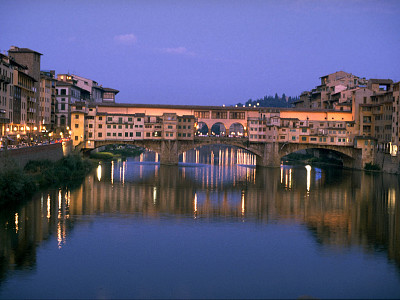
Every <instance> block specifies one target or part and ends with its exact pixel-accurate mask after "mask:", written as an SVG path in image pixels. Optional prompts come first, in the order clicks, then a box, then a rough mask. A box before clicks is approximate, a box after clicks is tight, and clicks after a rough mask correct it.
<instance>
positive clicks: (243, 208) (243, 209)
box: [241, 191, 245, 217]
mask: <svg viewBox="0 0 400 300" xmlns="http://www.w3.org/2000/svg"><path fill="white" fill-rule="evenodd" d="M241 200H242V217H243V216H244V212H245V207H244V191H242V197H241Z"/></svg>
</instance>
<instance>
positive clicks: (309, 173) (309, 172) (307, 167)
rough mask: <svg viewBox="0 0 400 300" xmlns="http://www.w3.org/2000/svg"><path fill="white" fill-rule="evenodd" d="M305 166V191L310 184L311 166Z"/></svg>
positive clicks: (308, 189) (308, 188)
mask: <svg viewBox="0 0 400 300" xmlns="http://www.w3.org/2000/svg"><path fill="white" fill-rule="evenodd" d="M305 168H306V170H307V192H309V191H310V186H311V166H310V165H307V166H305Z"/></svg>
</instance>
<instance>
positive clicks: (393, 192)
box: [388, 188, 396, 213]
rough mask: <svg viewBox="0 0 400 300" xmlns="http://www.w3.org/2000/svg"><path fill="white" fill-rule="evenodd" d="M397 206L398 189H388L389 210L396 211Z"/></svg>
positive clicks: (390, 211)
mask: <svg viewBox="0 0 400 300" xmlns="http://www.w3.org/2000/svg"><path fill="white" fill-rule="evenodd" d="M395 206H396V190H395V189H394V188H391V189H389V191H388V212H389V213H394V212H395Z"/></svg>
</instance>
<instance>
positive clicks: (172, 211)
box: [0, 154, 400, 298]
mask: <svg viewBox="0 0 400 300" xmlns="http://www.w3.org/2000/svg"><path fill="white" fill-rule="evenodd" d="M235 155H236V154H235ZM215 156H217V155H213V158H212V160H211V163H212V165H207V164H201V165H195V164H189V163H184V164H181V165H180V166H179V167H165V166H159V165H158V164H156V163H148V162H147V163H146V162H138V161H134V160H133V159H129V160H128V161H126V162H114V163H112V164H111V163H103V164H102V165H101V166H100V167H99V168H98V169H96V170H95V171H94V172H93V174H91V175H89V176H88V177H87V178H86V180H85V181H84V183H83V184H82V186H81V187H80V188H78V189H75V190H73V191H69V190H49V191H46V192H42V193H40V194H38V195H37V196H36V197H34V199H32V201H29V202H28V203H27V204H25V205H24V206H22V207H19V208H15V209H9V210H6V209H2V210H1V212H0V266H1V268H0V298H299V297H302V296H311V297H315V298H400V208H399V195H400V192H399V179H398V177H397V176H390V175H382V174H367V173H363V172H352V171H346V170H341V169H332V168H330V169H329V168H328V169H323V168H315V167H313V168H312V169H311V170H309V171H308V170H307V169H306V168H305V167H304V166H289V165H287V166H282V167H281V168H277V169H256V168H254V167H247V166H243V165H229V164H228V165H226V164H225V165H224V164H223V163H220V159H217V160H215ZM224 159H225V160H227V159H228V158H226V157H225V158H224ZM183 160H186V158H185V157H184V158H183ZM243 161H246V162H251V159H250V160H249V161H247V160H246V159H243Z"/></svg>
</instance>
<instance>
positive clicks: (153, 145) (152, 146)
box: [75, 140, 161, 154]
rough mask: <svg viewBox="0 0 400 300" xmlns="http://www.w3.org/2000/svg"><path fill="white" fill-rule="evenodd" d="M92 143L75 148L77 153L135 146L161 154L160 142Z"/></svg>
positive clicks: (109, 141) (115, 141)
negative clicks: (108, 146)
mask: <svg viewBox="0 0 400 300" xmlns="http://www.w3.org/2000/svg"><path fill="white" fill-rule="evenodd" d="M91 143H92V144H91V145H84V144H82V143H81V144H79V145H78V146H76V147H75V151H84V152H88V151H92V150H94V149H97V148H100V147H103V146H107V145H134V146H137V147H141V148H144V149H146V150H150V151H153V152H156V153H158V154H160V153H161V145H160V144H161V143H160V141H155V142H154V141H152V140H132V141H126V140H125V141H124V140H121V141H119V140H107V141H94V142H91ZM85 146H90V147H85Z"/></svg>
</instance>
